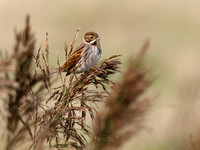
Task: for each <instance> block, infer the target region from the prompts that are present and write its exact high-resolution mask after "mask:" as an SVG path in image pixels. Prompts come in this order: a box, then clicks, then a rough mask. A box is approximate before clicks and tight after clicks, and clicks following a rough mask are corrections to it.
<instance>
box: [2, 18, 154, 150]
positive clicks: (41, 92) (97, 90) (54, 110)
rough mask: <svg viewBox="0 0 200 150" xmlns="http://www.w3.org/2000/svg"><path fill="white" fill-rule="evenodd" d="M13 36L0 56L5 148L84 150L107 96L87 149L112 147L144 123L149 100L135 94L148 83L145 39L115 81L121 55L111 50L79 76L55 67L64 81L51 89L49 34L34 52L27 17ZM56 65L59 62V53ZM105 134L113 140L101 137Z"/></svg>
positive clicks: (123, 140) (72, 46) (117, 145)
mask: <svg viewBox="0 0 200 150" xmlns="http://www.w3.org/2000/svg"><path fill="white" fill-rule="evenodd" d="M79 30H80V28H79V29H78V30H77V32H76V35H75V37H74V39H73V40H72V42H71V45H70V50H69V52H68V48H67V46H66V44H65V47H64V50H65V54H66V58H67V57H69V56H70V55H71V53H72V52H73V48H74V43H75V41H76V39H77V37H78V32H79ZM15 36H16V44H15V47H14V51H13V53H12V54H11V56H4V57H2V58H1V60H0V81H1V82H0V90H1V92H0V100H1V101H2V103H1V104H0V105H1V106H0V112H1V114H0V117H1V119H2V120H6V121H5V122H6V126H4V125H3V124H1V126H2V129H3V131H2V134H1V135H2V139H3V141H6V144H2V145H3V146H2V147H3V149H7V150H12V149H16V148H17V147H18V146H21V149H34V150H36V149H38V150H40V149H45V148H46V149H51V148H52V147H55V148H58V149H61V148H72V149H78V150H82V149H86V146H88V145H87V144H88V139H89V138H90V137H91V127H90V126H88V122H87V120H88V118H91V119H92V120H94V119H96V116H97V107H96V103H97V102H105V101H106V107H105V110H104V113H102V114H100V115H99V116H97V119H96V121H97V124H96V126H95V131H94V132H95V133H94V135H95V136H93V138H92V144H91V146H90V144H89V146H88V147H89V148H90V149H95V150H96V149H115V148H117V147H119V146H120V145H122V143H124V142H125V141H126V140H127V139H128V138H130V137H131V136H132V135H135V133H136V132H138V131H139V130H140V129H141V128H142V127H143V125H142V120H143V118H144V113H145V112H146V110H147V109H148V107H149V106H150V100H149V98H147V99H144V100H140V101H138V97H139V96H140V95H141V94H142V93H143V92H144V91H145V89H146V88H148V86H149V85H150V82H151V80H150V79H149V78H148V76H147V74H148V70H147V69H145V67H144V64H143V55H144V54H145V51H146V49H147V48H148V42H147V43H145V44H144V47H143V48H142V50H141V52H140V54H139V55H138V57H136V58H135V59H132V60H130V62H129V64H130V65H129V67H128V69H127V71H126V72H125V74H124V77H123V80H122V81H121V83H120V84H119V85H118V84H117V83H114V82H113V81H112V80H110V79H109V76H110V75H112V74H115V73H117V72H120V70H119V65H120V64H121V62H120V61H119V59H118V57H119V56H120V55H113V56H112V57H110V58H108V59H105V60H102V61H101V62H99V63H98V64H97V65H96V66H95V67H93V68H91V69H90V70H89V71H87V72H86V73H83V74H81V75H78V76H76V75H73V74H72V75H70V76H69V77H66V76H64V77H63V74H64V73H61V72H58V74H57V75H56V77H57V78H56V80H57V79H60V80H61V81H62V85H60V86H58V87H54V88H52V87H53V86H54V82H55V80H52V79H51V77H52V76H50V75H49V72H50V71H49V70H50V69H49V64H48V59H49V45H48V33H47V34H46V45H45V50H44V51H43V50H42V47H41V46H40V47H39V49H38V50H37V52H36V51H35V47H34V45H35V39H34V36H33V34H32V33H31V30H30V25H29V17H27V18H26V25H25V28H24V30H23V31H21V32H16V33H15ZM34 53H35V55H34ZM33 62H34V64H33ZM57 64H58V66H60V63H59V57H58V56H57ZM68 81H69V82H68ZM110 89H113V91H112V92H110ZM130 124H131V127H130V126H128V125H130ZM126 126H128V128H124V127H126ZM123 129H125V130H124V131H123ZM105 137H106V138H109V139H110V138H111V139H112V140H104V138H105ZM116 138H117V139H116ZM116 140H117V143H116ZM2 143H4V142H2ZM22 143H26V144H22ZM47 143H49V144H47ZM48 145H49V146H48Z"/></svg>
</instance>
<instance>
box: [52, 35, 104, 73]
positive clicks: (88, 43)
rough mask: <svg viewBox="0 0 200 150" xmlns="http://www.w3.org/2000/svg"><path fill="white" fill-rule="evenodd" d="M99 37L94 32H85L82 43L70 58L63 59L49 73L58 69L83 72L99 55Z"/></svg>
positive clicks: (94, 63)
mask: <svg viewBox="0 0 200 150" xmlns="http://www.w3.org/2000/svg"><path fill="white" fill-rule="evenodd" d="M101 53H102V50H101V47H100V38H99V36H98V34H97V33H95V32H87V33H86V34H85V36H84V38H83V42H82V44H81V45H80V46H79V47H78V48H76V50H75V51H74V53H73V54H72V55H71V56H70V58H69V59H68V60H67V61H65V62H64V63H63V64H62V65H61V67H60V68H55V69H53V70H52V71H51V72H50V74H53V73H56V72H58V71H66V72H67V74H66V75H69V74H70V73H75V74H76V73H81V72H85V71H87V70H88V69H90V68H91V67H93V66H94V65H96V63H97V62H98V60H99V59H100V57H101Z"/></svg>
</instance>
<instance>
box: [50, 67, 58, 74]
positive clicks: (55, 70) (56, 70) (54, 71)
mask: <svg viewBox="0 0 200 150" xmlns="http://www.w3.org/2000/svg"><path fill="white" fill-rule="evenodd" d="M57 72H58V68H55V69H53V70H51V72H50V73H49V74H50V75H51V74H54V73H57Z"/></svg>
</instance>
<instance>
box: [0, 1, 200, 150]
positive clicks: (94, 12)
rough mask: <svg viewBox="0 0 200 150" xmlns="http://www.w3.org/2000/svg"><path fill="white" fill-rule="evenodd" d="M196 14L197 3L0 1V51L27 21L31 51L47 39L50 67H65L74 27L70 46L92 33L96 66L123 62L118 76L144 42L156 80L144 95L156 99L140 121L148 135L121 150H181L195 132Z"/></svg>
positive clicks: (199, 35)
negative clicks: (97, 45) (98, 51)
mask: <svg viewBox="0 0 200 150" xmlns="http://www.w3.org/2000/svg"><path fill="white" fill-rule="evenodd" d="M199 10H200V1H198V0H168V1H161V0H134V1H133V0H74V1H70V0H57V1H50V0H43V1H41V0H32V1H30V0H29V1H27V0H15V1H13V0H0V48H1V49H2V50H4V51H10V50H11V49H12V48H13V46H14V34H13V31H14V28H16V29H21V28H22V27H23V25H24V20H25V15H26V14H30V16H31V26H32V30H33V32H34V33H35V36H36V39H37V44H36V45H37V47H36V48H38V47H39V46H40V45H41V44H42V45H43V47H44V46H45V33H46V32H48V33H49V46H50V65H51V66H52V67H54V66H56V64H57V62H56V54H57V52H59V55H60V61H64V59H65V56H64V43H65V42H66V43H68V44H70V42H71V40H72V39H73V37H74V34H75V32H76V29H77V28H78V27H79V26H81V27H82V28H81V31H80V32H79V38H78V40H77V42H76V44H77V43H80V42H81V40H82V37H83V35H84V33H85V32H87V31H95V32H97V33H98V34H99V35H100V37H101V47H102V49H103V55H102V59H103V58H107V57H109V56H111V55H113V54H122V55H123V56H122V57H121V61H122V62H123V64H122V65H121V66H122V70H124V68H125V66H126V62H127V60H128V58H129V56H130V55H132V54H134V53H137V51H138V50H139V48H140V46H141V45H142V43H143V42H144V40H145V39H147V38H150V39H151V46H150V48H149V51H148V55H147V58H148V63H149V64H153V65H154V70H155V71H156V74H157V75H158V79H157V80H156V82H155V83H154V84H153V85H152V88H151V89H152V90H151V91H150V92H149V93H150V94H151V93H156V94H158V95H159V96H157V98H156V100H155V101H154V107H153V108H152V109H151V110H150V111H149V113H148V115H147V119H146V126H147V129H145V130H144V131H143V132H141V133H140V134H138V135H137V136H135V137H134V138H133V139H132V140H130V141H129V142H128V143H127V144H126V145H124V146H123V147H122V148H121V149H123V150H125V149H133V148H135V149H141V150H146V149H148V150H149V149H150V150H151V149H152V150H154V149H158V150H159V149H160V150H165V149H183V148H182V146H184V144H185V142H184V141H187V139H188V138H189V135H191V134H192V135H193V132H194V133H195V132H196V130H197V128H198V127H200V126H199V124H200V122H199V121H198V120H200V117H199V116H200V113H199V108H200V107H199V102H198V99H199V98H198V97H199V94H198V93H199V81H198V80H199V77H200V59H199V58H200V12H199ZM116 78H120V76H119V77H116ZM116 78H115V79H116ZM183 143H184V144H183Z"/></svg>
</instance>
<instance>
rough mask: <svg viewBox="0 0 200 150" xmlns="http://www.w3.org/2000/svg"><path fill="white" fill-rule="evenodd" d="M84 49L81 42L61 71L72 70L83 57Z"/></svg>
mask: <svg viewBox="0 0 200 150" xmlns="http://www.w3.org/2000/svg"><path fill="white" fill-rule="evenodd" d="M83 49H84V44H81V45H80V46H79V47H78V48H76V50H75V51H74V53H72V55H71V56H70V57H69V59H68V60H67V61H66V62H65V63H64V64H63V65H62V66H61V68H60V71H67V72H70V71H71V69H73V68H74V67H75V66H76V64H77V63H78V61H79V60H80V59H81V55H82V51H83Z"/></svg>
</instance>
